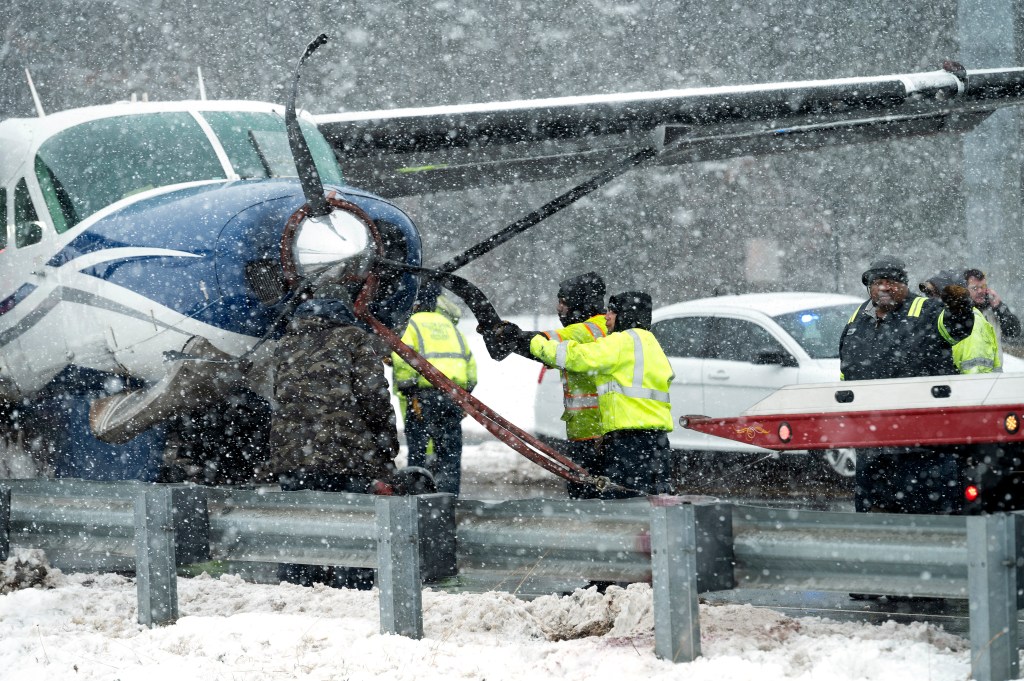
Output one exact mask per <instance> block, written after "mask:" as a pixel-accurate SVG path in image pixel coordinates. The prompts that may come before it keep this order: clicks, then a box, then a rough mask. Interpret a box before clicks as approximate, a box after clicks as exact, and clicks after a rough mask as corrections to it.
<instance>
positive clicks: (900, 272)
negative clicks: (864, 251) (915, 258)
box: [860, 256, 907, 286]
mask: <svg viewBox="0 0 1024 681" xmlns="http://www.w3.org/2000/svg"><path fill="white" fill-rule="evenodd" d="M876 279H889V280H890V281H898V282H900V283H901V284H906V283H907V264H906V263H905V262H903V261H902V260H900V259H899V258H896V257H893V256H885V257H882V258H879V259H878V260H875V261H873V262H872V263H871V265H870V266H869V267H868V269H867V271H866V272H864V274H863V275H862V276H861V278H860V281H861V283H862V284H864V285H865V286H871V284H872V282H874V281H875V280H876Z"/></svg>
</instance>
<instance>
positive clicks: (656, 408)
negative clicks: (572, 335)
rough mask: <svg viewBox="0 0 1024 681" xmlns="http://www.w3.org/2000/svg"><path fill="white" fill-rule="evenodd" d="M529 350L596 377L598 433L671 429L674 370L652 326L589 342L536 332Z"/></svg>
mask: <svg viewBox="0 0 1024 681" xmlns="http://www.w3.org/2000/svg"><path fill="white" fill-rule="evenodd" d="M530 352H531V354H533V356H534V357H536V358H537V359H539V360H541V361H542V362H544V363H545V364H547V365H548V366H555V367H558V368H559V369H566V370H568V371H571V372H575V373H590V374H592V375H593V376H594V382H595V384H596V385H597V393H598V404H599V405H600V411H601V431H602V433H610V432H613V431H618V430H664V431H671V430H672V408H671V403H670V398H669V385H670V384H671V383H672V379H673V378H675V375H674V374H673V372H672V366H671V364H669V361H668V358H667V357H666V356H665V353H664V351H663V350H662V349H661V345H659V344H658V340H657V339H656V338H655V337H654V335H653V334H651V332H650V331H647V330H644V329H627V330H625V331H618V332H615V333H612V334H610V335H608V336H605V337H604V338H598V339H597V340H595V341H593V342H592V343H577V342H576V341H573V340H566V341H562V342H558V341H554V340H549V339H547V338H545V337H544V336H543V335H537V336H534V337H533V339H532V340H531V341H530Z"/></svg>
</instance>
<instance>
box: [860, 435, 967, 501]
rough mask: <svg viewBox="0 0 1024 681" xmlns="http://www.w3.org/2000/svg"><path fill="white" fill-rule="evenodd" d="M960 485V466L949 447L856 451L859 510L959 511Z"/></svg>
mask: <svg viewBox="0 0 1024 681" xmlns="http://www.w3.org/2000/svg"><path fill="white" fill-rule="evenodd" d="M963 484H964V478H963V466H962V465H961V461H960V459H959V457H958V456H957V455H956V454H955V453H954V452H953V451H952V450H951V449H947V448H941V447H939V448H932V449H920V448H916V447H880V448H871V449H860V450H857V473H856V478H855V485H856V486H855V488H854V504H855V508H856V510H857V512H859V513H864V512H869V511H873V512H875V513H925V514H932V515H951V514H958V513H962V512H963V496H962V490H963Z"/></svg>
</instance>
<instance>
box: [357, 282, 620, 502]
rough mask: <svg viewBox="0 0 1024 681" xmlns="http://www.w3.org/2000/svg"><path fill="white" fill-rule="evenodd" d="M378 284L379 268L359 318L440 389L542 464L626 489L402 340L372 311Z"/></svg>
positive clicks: (362, 297)
mask: <svg viewBox="0 0 1024 681" xmlns="http://www.w3.org/2000/svg"><path fill="white" fill-rule="evenodd" d="M377 284H378V277H377V273H376V272H371V273H370V274H369V276H368V277H367V279H366V282H365V284H364V285H363V288H362V290H361V291H360V293H359V296H358V297H357V298H356V301H355V304H354V305H353V311H354V312H355V315H356V317H357V318H358V319H360V320H361V321H363V322H365V323H366V324H367V325H369V327H370V328H371V329H373V331H374V333H376V334H377V335H378V336H379V337H380V338H381V339H382V340H383V341H384V342H385V343H386V344H387V345H388V346H389V347H390V348H391V349H392V350H393V351H394V352H395V353H396V354H398V356H399V357H401V358H402V359H403V360H405V361H406V362H407V363H408V364H409V365H410V366H411V367H412V368H414V369H415V370H416V371H418V372H419V373H420V374H421V375H422V376H423V377H424V378H426V379H427V380H428V381H429V382H430V383H431V385H433V386H434V387H435V388H437V389H438V390H443V391H444V392H446V393H447V394H448V395H449V396H451V398H452V399H453V400H454V401H455V402H456V403H457V404H458V405H459V406H460V407H462V409H463V410H464V411H465V412H466V413H467V414H468V415H470V416H471V417H473V419H474V420H475V421H476V422H477V423H479V424H480V425H482V426H483V427H484V428H485V429H486V430H487V432H489V433H491V434H492V435H494V436H495V437H496V438H498V439H499V440H501V441H502V442H504V443H505V444H507V445H508V446H509V447H511V448H512V449H513V450H515V451H516V452H518V453H519V454H521V455H523V456H524V457H526V458H527V459H529V460H530V461H532V462H533V463H535V464H537V465H538V466H540V467H541V468H543V469H545V470H546V471H549V472H550V473H553V474H555V475H557V476H558V477H560V478H564V479H565V480H568V481H570V482H575V483H578V484H586V485H592V486H593V487H594V488H595V489H597V490H598V491H602V492H603V491H605V490H611V489H623V488H621V487H620V486H619V485H616V484H615V483H613V482H611V480H609V479H608V478H607V477H605V476H593V475H591V474H590V473H589V472H587V470H586V469H584V468H583V467H582V466H580V465H579V464H577V463H575V462H573V461H572V460H571V459H569V458H567V457H565V456H564V455H562V454H560V453H559V452H558V451H556V450H555V449H553V448H552V447H550V446H548V445H546V444H544V443H543V442H541V441H540V440H539V439H537V438H536V437H534V436H533V435H530V434H529V433H527V432H526V431H524V430H523V429H521V428H519V427H518V426H517V425H515V424H514V423H512V422H510V421H508V420H507V419H505V418H504V417H503V416H501V415H500V414H498V413H497V412H495V411H494V410H493V409H491V408H490V407H488V406H487V405H486V404H484V403H483V402H481V401H480V400H478V399H477V398H475V397H473V396H472V395H471V394H470V393H469V392H467V391H466V390H465V389H463V388H462V387H460V386H459V385H458V384H456V383H455V382H454V381H452V380H451V379H450V378H448V377H447V376H445V375H444V374H443V373H441V372H440V371H439V370H438V369H437V368H436V367H434V365H432V364H431V363H430V362H428V361H427V360H426V358H424V357H423V356H422V355H420V354H419V353H418V352H416V351H415V350H413V349H412V348H410V347H409V346H408V345H406V344H405V343H403V342H402V339H401V338H399V337H398V335H397V334H395V332H394V331H392V330H391V329H389V328H388V327H387V326H385V325H384V324H383V323H382V322H381V321H380V320H378V319H377V318H376V317H374V316H373V313H372V312H370V309H369V302H370V301H371V300H372V299H373V297H374V295H375V293H376V290H377Z"/></svg>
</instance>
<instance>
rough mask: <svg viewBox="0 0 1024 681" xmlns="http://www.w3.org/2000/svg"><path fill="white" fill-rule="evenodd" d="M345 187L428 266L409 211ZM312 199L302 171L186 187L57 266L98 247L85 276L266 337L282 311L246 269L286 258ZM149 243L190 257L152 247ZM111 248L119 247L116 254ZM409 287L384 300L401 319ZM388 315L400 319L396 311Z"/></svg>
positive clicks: (60, 257) (149, 202) (134, 212)
mask: <svg viewBox="0 0 1024 681" xmlns="http://www.w3.org/2000/svg"><path fill="white" fill-rule="evenodd" d="M337 191H338V192H339V197H340V198H343V199H345V200H347V201H350V202H352V203H354V204H356V205H358V206H359V207H360V208H362V209H363V210H364V211H366V213H367V214H368V215H369V216H370V217H371V218H372V219H374V220H388V221H390V222H392V223H396V224H399V225H400V226H401V227H402V231H403V232H404V233H405V234H406V238H407V240H408V241H409V251H410V252H409V253H408V255H407V261H408V260H414V261H415V262H413V263H412V264H419V260H420V253H421V250H420V248H421V247H420V241H419V235H418V233H417V231H416V229H415V227H414V226H413V225H412V223H411V221H409V219H408V217H407V216H405V214H404V213H402V212H401V211H400V210H398V209H397V208H396V207H395V206H393V205H392V204H390V203H388V202H387V201H384V200H382V199H379V198H377V197H374V196H372V195H369V194H365V193H363V192H360V191H352V190H351V188H347V187H346V188H344V189H337ZM304 203H305V198H304V196H303V194H302V189H301V187H300V186H299V184H298V182H297V181H296V180H294V179H272V180H243V181H236V182H226V183H223V184H213V185H202V186H198V187H187V188H183V189H181V190H179V191H174V192H169V193H166V194H161V195H157V196H153V197H149V198H143V199H141V200H139V201H137V202H135V203H132V204H130V205H128V206H125V207H124V208H123V209H121V210H118V211H116V212H115V213H112V214H110V215H107V216H104V217H102V218H100V219H99V220H97V221H96V222H95V223H94V224H92V225H90V226H89V227H88V228H86V229H85V230H84V231H83V232H82V233H81V234H79V235H77V236H76V237H75V238H74V239H73V240H72V241H71V242H69V243H68V244H67V245H66V246H65V247H64V248H63V249H62V250H61V251H60V252H59V253H57V254H56V255H55V256H54V257H53V258H52V259H51V260H50V262H49V263H48V264H49V265H50V266H52V267H62V266H68V263H71V262H72V261H73V260H75V259H76V258H80V257H82V256H86V255H91V256H92V257H91V258H89V261H90V262H91V264H83V266H82V267H81V272H82V273H84V274H87V275H90V276H93V277H96V278H98V279H101V280H103V281H107V282H110V283H111V284H115V285H117V286H120V287H123V288H125V289H128V290H130V291H133V292H135V293H137V294H139V295H142V296H145V297H146V298H149V299H151V300H153V301H154V302H156V303H158V304H160V305H162V306H165V307H167V308H170V309H173V310H175V311H176V312H179V313H181V314H182V315H185V316H188V317H192V318H195V319H197V320H198V321H202V322H204V323H207V324H211V325H213V326H216V327H218V328H221V329H224V330H226V331H231V332H235V333H241V334H245V335H250V336H262V335H263V334H264V333H266V331H267V329H268V328H269V327H270V325H271V324H272V323H273V321H274V319H275V318H276V315H277V310H276V309H275V308H271V307H268V306H266V305H264V304H263V303H261V302H260V301H259V299H258V298H256V297H255V294H254V292H253V291H251V290H250V288H249V286H248V283H247V282H246V279H245V267H246V264H247V263H250V262H254V261H258V260H272V261H274V262H278V261H280V257H281V238H282V234H283V231H284V227H285V224H286V223H287V220H288V218H289V217H290V216H291V215H292V214H294V213H295V211H297V210H298V209H299V208H300V207H301V206H302V205H303V204H304ZM146 249H163V250H165V251H172V252H178V253H181V255H174V254H173V253H161V254H159V255H153V254H149V253H146V252H145V250H146ZM103 251H110V254H109V255H110V258H109V259H108V258H104V257H103V256H104V255H106V254H104V253H103ZM71 266H74V265H71ZM410 283H411V284H412V285H413V286H414V285H415V284H414V282H410ZM403 289H404V290H403V291H401V292H400V293H399V295H395V296H393V297H394V298H395V300H394V301H390V303H391V304H390V305H386V306H385V307H386V308H387V309H388V311H389V312H395V311H398V312H399V314H398V315H397V316H395V320H396V321H397V320H399V319H401V318H403V317H404V314H402V312H404V313H405V314H407V309H406V308H408V307H410V306H411V292H410V289H409V288H408V287H403ZM16 295H17V294H16ZM382 311H383V310H382ZM381 316H382V317H389V316H392V315H389V314H384V315H381ZM382 321H385V323H389V324H390V325H393V324H391V320H389V319H382Z"/></svg>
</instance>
